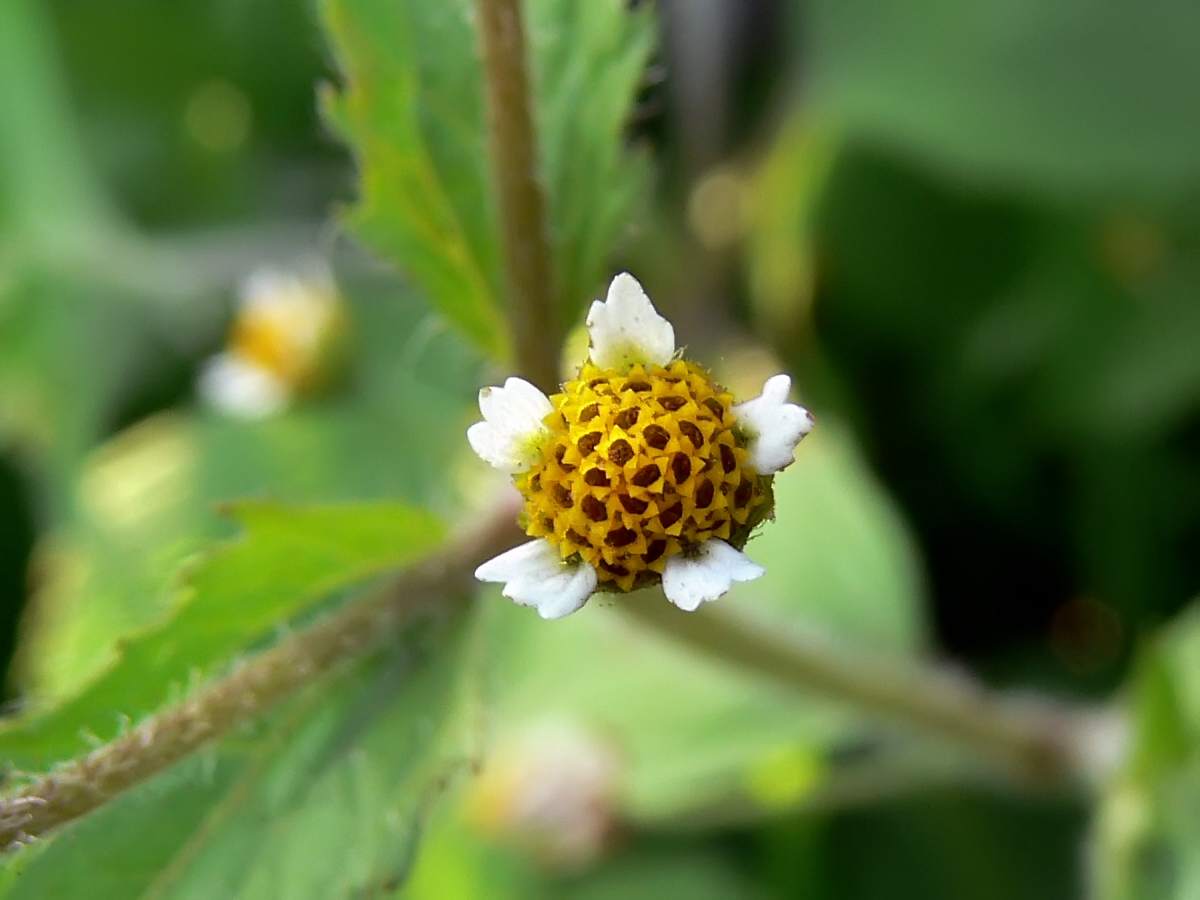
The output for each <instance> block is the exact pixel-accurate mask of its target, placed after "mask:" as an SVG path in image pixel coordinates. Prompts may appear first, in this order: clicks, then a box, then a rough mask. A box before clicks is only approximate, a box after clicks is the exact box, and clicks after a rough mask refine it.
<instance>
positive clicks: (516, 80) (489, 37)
mask: <svg viewBox="0 0 1200 900" xmlns="http://www.w3.org/2000/svg"><path fill="white" fill-rule="evenodd" d="M478 9H479V31H480V39H481V42H482V50H483V71H484V91H485V94H486V97H487V125H488V140H489V145H490V150H491V162H492V180H493V183H494V184H495V187H496V202H497V204H498V207H499V216H500V239H501V242H502V244H503V250H504V268H505V274H506V277H507V281H508V290H509V302H510V307H509V311H510V317H511V321H512V328H513V341H514V344H515V346H516V354H517V359H516V362H517V370H518V371H519V372H520V374H521V375H522V376H524V377H525V378H527V379H529V380H530V381H532V382H533V383H534V384H536V385H537V386H538V387H540V388H542V390H544V391H547V392H550V391H554V390H556V389H557V388H558V384H559V378H558V360H559V354H560V352H561V347H562V324H561V322H560V320H559V315H558V307H557V304H556V303H555V302H554V301H555V298H554V279H553V272H552V265H553V263H552V259H551V254H550V243H549V235H548V233H547V228H546V201H545V197H544V196H543V193H542V185H541V181H540V180H539V170H538V154H537V136H536V133H535V131H534V127H533V114H532V111H531V109H530V100H529V98H530V92H529V77H528V74H527V72H526V65H525V33H524V27H523V25H522V19H521V4H520V0H479V5H478Z"/></svg>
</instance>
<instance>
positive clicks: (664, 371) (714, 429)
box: [517, 360, 770, 591]
mask: <svg viewBox="0 0 1200 900" xmlns="http://www.w3.org/2000/svg"><path fill="white" fill-rule="evenodd" d="M550 402H551V404H552V405H553V406H554V412H552V413H551V414H550V415H548V416H547V417H546V418H545V420H544V422H545V425H546V426H547V428H548V429H549V430H550V435H551V436H550V437H549V438H548V439H547V440H546V443H545V447H544V450H543V453H542V458H541V460H540V461H539V462H538V463H537V464H536V465H535V466H534V467H533V468H532V469H530V470H529V471H528V472H526V473H525V474H523V475H521V476H519V477H518V479H517V487H518V488H519V489H520V491H521V493H522V495H523V496H524V497H525V511H524V515H523V517H522V525H523V526H524V528H525V530H526V532H527V533H528V534H529V535H530V536H531V537H544V538H546V539H547V540H549V541H550V542H551V543H552V544H554V546H555V547H556V548H557V549H558V552H559V554H560V555H561V556H562V558H563V559H564V560H567V561H571V560H572V559H575V558H581V559H583V560H585V561H586V562H588V563H590V564H591V565H592V566H594V567H595V569H596V571H597V574H598V576H599V579H600V582H601V583H602V584H608V585H609V589H610V590H611V589H616V590H621V591H629V590H633V589H635V588H637V587H641V586H643V585H646V584H651V583H654V582H656V581H657V579H658V577H659V576H660V575H661V574H662V572H663V568H664V567H665V565H666V561H667V559H669V558H670V557H671V556H674V555H676V554H679V553H687V552H690V551H691V550H693V549H694V548H696V547H697V546H699V545H700V544H701V543H703V542H704V541H706V540H708V539H709V538H720V539H721V540H725V541H728V542H729V543H731V544H733V545H734V546H735V547H737V548H739V549H740V548H741V547H742V546H744V544H745V542H746V539H747V538H748V537H749V534H750V531H751V530H752V529H753V527H754V526H755V525H757V524H758V521H759V520H760V519H761V518H762V512H763V511H765V510H767V509H769V508H770V506H769V504H766V503H765V502H764V501H765V500H766V499H767V498H766V497H765V492H766V491H768V490H769V479H766V478H760V477H759V476H758V474H757V473H756V472H754V471H753V470H752V469H751V468H750V467H749V466H748V465H747V457H748V453H747V451H746V449H745V443H746V441H745V439H744V437H743V436H742V435H741V433H740V432H739V429H738V428H737V424H736V420H735V417H734V414H733V411H732V410H733V397H732V395H731V394H729V393H727V392H726V391H725V390H724V389H723V388H722V387H720V386H719V385H716V384H714V383H713V381H712V380H711V378H710V377H709V376H708V374H707V373H706V372H705V371H704V370H703V369H701V368H700V367H699V366H696V365H695V364H693V363H689V362H686V361H684V360H676V361H674V362H671V363H670V364H669V365H666V366H658V365H653V366H642V365H635V366H633V367H632V368H631V369H629V371H627V372H619V371H618V370H617V369H600V368H598V367H596V366H594V365H593V364H591V363H587V364H585V365H584V366H583V369H582V370H581V371H580V374H579V377H578V378H577V379H576V380H574V381H571V382H569V383H567V384H566V385H564V386H563V389H562V392H561V393H558V394H555V395H554V396H552V397H551V398H550Z"/></svg>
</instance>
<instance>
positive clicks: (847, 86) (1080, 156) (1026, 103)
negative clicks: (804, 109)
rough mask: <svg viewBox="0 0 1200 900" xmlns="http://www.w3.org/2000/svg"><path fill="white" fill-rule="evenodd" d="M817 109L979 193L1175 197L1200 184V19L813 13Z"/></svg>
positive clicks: (1172, 10) (993, 10)
mask: <svg viewBox="0 0 1200 900" xmlns="http://www.w3.org/2000/svg"><path fill="white" fill-rule="evenodd" d="M805 28H806V32H805V35H804V40H805V43H806V45H807V48H808V51H809V52H808V56H807V59H808V65H806V66H805V67H804V72H805V88H806V97H807V98H808V99H809V100H810V101H811V103H812V109H813V110H816V111H819V112H820V113H822V114H829V115H831V116H832V117H833V118H834V119H835V120H837V121H843V122H845V123H846V124H847V126H848V133H849V135H850V136H855V137H860V138H865V139H869V140H872V141H875V142H878V141H880V140H883V141H886V142H889V143H892V144H894V145H898V146H899V147H901V148H902V149H904V150H907V151H909V152H914V151H915V152H916V153H918V154H921V155H922V156H925V157H928V158H929V159H931V160H933V161H934V162H936V163H938V164H940V165H944V166H947V167H950V168H952V169H955V170H957V171H958V172H959V173H962V174H966V175H968V176H972V177H983V178H987V179H1003V180H1005V181H1008V182H1010V183H1014V184H1018V185H1022V184H1028V183H1032V184H1033V185H1034V186H1035V187H1037V188H1042V189H1046V190H1050V191H1053V192H1062V191H1064V190H1074V191H1081V190H1082V191H1089V192H1093V193H1102V194H1114V193H1116V194H1121V193H1123V192H1125V191H1127V190H1129V189H1133V190H1139V191H1153V192H1161V193H1165V194H1166V195H1167V196H1170V195H1172V193H1173V192H1175V191H1177V190H1179V189H1182V188H1184V187H1185V186H1189V185H1190V186H1194V185H1195V184H1196V183H1197V181H1198V180H1200V119H1198V118H1197V117H1196V116H1192V115H1188V114H1186V113H1185V112H1184V111H1185V110H1191V109H1195V108H1196V106H1197V104H1198V103H1200V72H1198V71H1197V68H1196V66H1195V63H1194V60H1195V45H1196V35H1197V34H1198V33H1200V8H1197V7H1196V6H1195V5H1194V4H1188V3H1177V2H1174V0H1150V2H1148V3H1143V4H1136V5H1131V4H1129V3H1125V2H1122V0H1098V2H1092V3H1085V4H1083V3H1072V2H1069V0H1045V2H1032V0H1026V2H1016V3H1004V4H996V3H991V2H988V0H965V2H964V0H935V2H927V3H903V4H897V3H893V4H889V3H878V2H871V0H850V2H845V0H819V2H817V3H814V4H812V5H811V6H810V7H809V9H808V16H807V19H806V21H805Z"/></svg>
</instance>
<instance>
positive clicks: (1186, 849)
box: [1088, 608, 1200, 900]
mask: <svg viewBox="0 0 1200 900" xmlns="http://www.w3.org/2000/svg"><path fill="white" fill-rule="evenodd" d="M1132 688H1133V689H1132V691H1131V697H1130V699H1131V706H1132V710H1131V712H1132V715H1131V725H1132V728H1133V734H1132V735H1130V738H1129V741H1130V750H1129V752H1128V753H1127V754H1126V756H1125V765H1124V768H1123V771H1121V772H1120V773H1119V774H1118V775H1117V776H1116V777H1114V778H1113V779H1112V780H1111V782H1110V783H1109V784H1108V785H1106V790H1105V795H1104V798H1103V801H1102V803H1101V805H1100V809H1099V812H1098V813H1097V816H1096V824H1095V826H1094V827H1093V829H1092V834H1091V844H1092V846H1091V848H1090V852H1089V854H1088V861H1089V863H1090V867H1091V881H1092V883H1093V884H1094V885H1095V893H1094V896H1095V897H1096V898H1097V900H1143V898H1149V900H1185V898H1190V897H1195V896H1197V892H1198V891H1200V608H1193V609H1191V610H1190V611H1188V612H1186V613H1184V614H1183V615H1182V616H1181V617H1180V619H1179V620H1178V621H1176V622H1174V623H1172V625H1171V626H1169V627H1168V628H1167V629H1166V630H1165V631H1164V632H1163V633H1162V634H1160V635H1158V636H1157V637H1156V638H1155V639H1154V640H1153V641H1152V642H1149V643H1148V645H1147V646H1146V647H1144V648H1143V653H1142V659H1141V660H1140V661H1139V665H1138V666H1137V667H1136V670H1135V677H1134V683H1133V685H1132Z"/></svg>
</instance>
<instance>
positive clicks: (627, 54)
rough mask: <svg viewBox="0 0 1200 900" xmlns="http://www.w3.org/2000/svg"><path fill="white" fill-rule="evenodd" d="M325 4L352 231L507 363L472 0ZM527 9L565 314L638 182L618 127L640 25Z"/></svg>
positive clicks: (329, 98) (602, 5)
mask: <svg viewBox="0 0 1200 900" xmlns="http://www.w3.org/2000/svg"><path fill="white" fill-rule="evenodd" d="M322 11H323V17H324V23H325V27H326V30H327V32H328V33H329V36H330V39H331V41H332V44H333V47H334V52H335V55H336V56H337V58H338V60H339V63H340V65H341V70H342V81H343V89H342V90H341V91H340V92H337V91H334V90H328V91H326V93H325V95H324V106H325V109H326V111H327V115H328V117H329V119H330V121H331V122H332V124H333V125H334V127H335V128H336V129H337V130H338V132H339V133H340V134H341V135H342V136H343V138H345V139H346V140H347V141H348V142H349V143H350V144H351V146H352V147H353V149H354V152H355V155H356V158H357V162H358V166H359V175H360V196H359V201H358V203H357V204H356V205H355V206H354V207H353V208H352V209H351V211H350V212H349V214H348V222H349V224H350V226H351V228H353V229H354V230H355V232H356V233H357V234H358V235H359V236H360V237H361V238H362V239H363V240H364V241H365V242H366V243H367V244H369V245H370V246H372V247H374V248H375V249H376V250H377V251H378V252H380V253H382V254H383V255H384V256H385V257H387V258H389V259H391V260H393V261H395V262H398V263H400V264H401V265H402V266H403V267H404V268H405V270H407V271H408V272H409V273H410V274H411V275H412V277H413V278H414V279H415V281H416V282H417V283H418V284H419V285H420V286H421V288H422V290H423V291H424V293H425V294H426V296H427V297H428V298H429V300H430V302H431V303H433V304H434V305H435V306H436V307H438V308H439V309H440V310H441V311H442V313H443V314H444V315H445V316H446V317H447V318H448V319H449V320H450V321H451V322H452V323H454V325H456V326H457V327H458V328H459V329H460V330H461V331H462V332H463V333H464V334H465V335H466V336H467V337H468V338H470V339H471V341H472V342H473V343H474V344H476V345H477V346H479V347H480V348H482V349H483V350H485V351H487V352H488V353H490V354H491V355H492V356H493V357H495V358H497V359H501V360H506V359H508V356H509V354H510V352H511V348H510V347H509V335H508V333H507V326H506V323H505V320H504V317H503V312H502V311H503V307H504V303H503V301H502V299H501V298H502V297H503V287H502V279H501V277H500V270H499V265H500V263H499V239H498V235H497V231H496V228H497V225H496V213H495V208H494V203H495V200H494V197H493V196H492V192H491V187H490V179H489V174H488V169H487V153H486V148H487V137H486V134H485V130H484V108H483V107H484V104H483V86H482V74H481V70H480V63H479V59H478V49H477V39H476V36H475V34H474V32H473V30H472V27H471V21H470V18H471V4H470V3H467V2H465V0H456V2H453V3H449V4H447V3H434V2H425V0H422V2H415V3H407V4H402V5H397V4H392V3H383V2H380V0H327V2H325V3H324V4H323V6H322ZM529 12H530V17H529V18H530V33H531V40H530V45H531V52H532V54H533V70H534V80H535V82H536V85H537V96H536V98H535V116H536V118H537V122H538V125H539V126H540V131H539V138H540V147H539V149H540V153H541V157H542V160H543V165H544V170H545V185H546V189H547V193H548V202H549V208H550V223H549V227H550V233H551V240H552V244H553V245H554V248H555V250H556V253H555V262H556V284H557V290H558V294H559V298H560V301H561V302H562V303H563V304H565V305H566V307H567V308H568V309H569V310H570V311H572V312H574V311H575V310H577V309H578V307H579V306H580V305H581V304H582V303H583V301H584V300H585V299H586V298H587V297H588V296H589V292H591V291H593V290H594V289H595V288H596V287H597V282H599V281H600V280H601V278H602V276H603V267H604V265H605V263H606V256H607V254H608V253H609V251H610V250H611V245H612V243H613V240H614V239H615V237H616V235H617V233H618V232H619V230H620V229H621V227H622V226H623V225H624V220H625V218H626V217H627V215H628V210H629V206H630V204H631V203H632V201H633V200H634V199H635V197H636V195H637V193H638V190H639V188H640V186H641V184H642V175H643V172H642V171H641V169H640V168H638V167H631V166H629V165H627V164H625V161H624V159H623V156H624V153H623V151H622V149H621V134H622V127H623V124H624V121H625V119H626V117H627V115H628V109H629V104H630V102H631V101H632V96H633V92H634V90H635V88H636V87H637V84H638V81H639V79H640V74H641V70H642V67H643V66H644V64H645V60H646V58H647V56H648V54H649V50H650V45H651V36H652V31H651V21H650V19H649V17H648V15H647V14H645V13H641V14H629V13H628V12H626V11H625V10H624V5H623V4H621V3H618V2H615V0H602V2H597V3H589V4H582V5H581V4H574V3H564V2H557V0H534V2H531V3H530V4H529Z"/></svg>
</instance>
